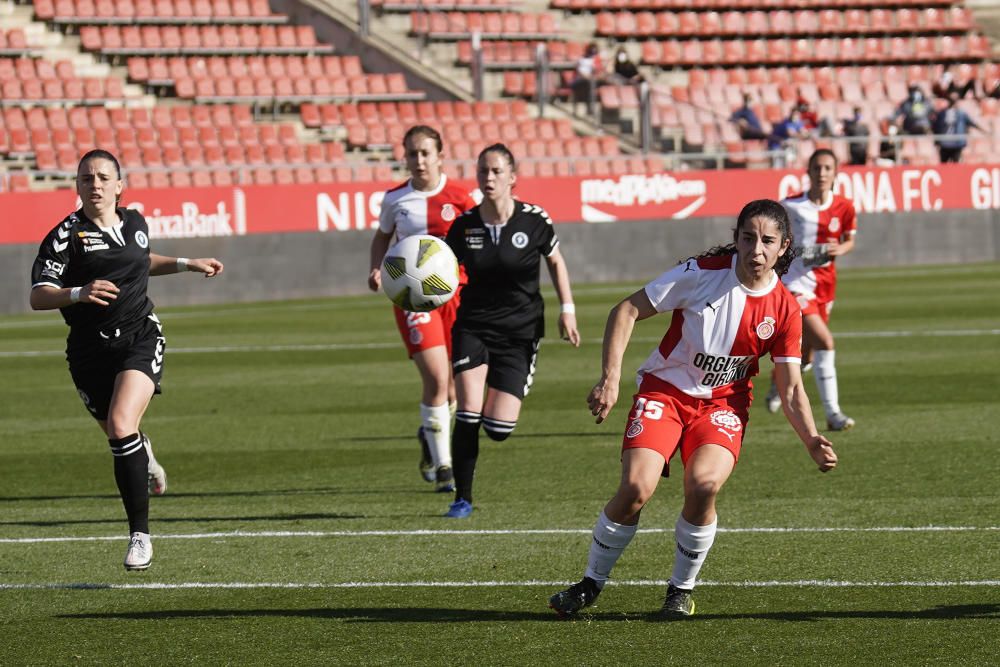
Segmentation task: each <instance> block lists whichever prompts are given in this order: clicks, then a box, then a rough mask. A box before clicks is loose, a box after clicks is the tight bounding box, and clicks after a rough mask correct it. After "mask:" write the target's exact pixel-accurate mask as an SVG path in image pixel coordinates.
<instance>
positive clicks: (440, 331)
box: [392, 294, 459, 359]
mask: <svg viewBox="0 0 1000 667" xmlns="http://www.w3.org/2000/svg"><path fill="white" fill-rule="evenodd" d="M458 297H459V295H458V294H456V295H455V296H453V297H452V298H451V299H450V300H449V301H448V302H447V303H446V304H444V305H443V306H441V307H439V308H435V309H434V310H432V311H430V312H428V313H414V312H409V311H406V310H403V309H402V308H400V307H399V306H393V308H392V310H393V314H394V315H395V316H396V328H397V329H399V333H400V335H401V336H402V337H403V343H404V344H405V345H406V352H407V354H409V355H410V358H411V359H412V358H413V355H414V354H415V353H417V352H423V351H424V350H429V349H431V348H432V347H437V346H439V345H444V346H445V348H447V351H448V359H451V326H452V325H453V324H454V323H455V315H456V314H457V313H458V302H459V298H458Z"/></svg>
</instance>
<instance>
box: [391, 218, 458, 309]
mask: <svg viewBox="0 0 1000 667" xmlns="http://www.w3.org/2000/svg"><path fill="white" fill-rule="evenodd" d="M457 289H458V260H457V259H455V253H453V252H452V251H451V248H449V247H448V244H447V243H445V242H444V241H442V240H441V239H439V238H437V237H436V236H426V235H415V236H407V237H406V238H405V239H403V240H402V241H400V242H399V243H397V244H396V245H394V246H392V247H391V248H389V250H388V252H386V254H385V259H383V260H382V290H383V291H384V292H385V293H386V296H388V297H389V299H390V300H391V301H392V302H393V303H394V304H396V305H397V306H399V307H400V308H402V309H403V310H409V311H417V312H427V311H429V310H434V309H435V308H437V307H438V306H441V305H443V304H445V303H447V301H448V300H449V299H451V297H453V296H455V290H457Z"/></svg>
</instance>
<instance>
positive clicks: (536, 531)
mask: <svg viewBox="0 0 1000 667" xmlns="http://www.w3.org/2000/svg"><path fill="white" fill-rule="evenodd" d="M997 530H1000V526H882V527H873V528H859V527H849V526H845V527H818V528H808V527H805V528H768V527H750V528H719V529H718V532H720V533H757V534H774V533H959V532H964V533H967V532H977V531H997ZM591 532H592V529H590V528H498V529H493V530H427V529H423V530H262V531H245V530H234V531H230V532H221V533H187V534H175V535H170V534H164V535H160V534H155V535H154V536H153V537H155V538H156V539H157V540H218V539H227V538H234V537H241V538H273V537H277V538H294V537H355V538H357V537H477V536H478V537H482V536H490V535H589V534H591ZM639 532H640V533H644V534H652V535H656V534H663V533H669V534H672V533H673V532H674V529H673V528H640V529H639ZM121 539H123V538H122V536H121V535H93V536H73V537H3V538H0V544H38V543H49V542H107V541H118V540H121Z"/></svg>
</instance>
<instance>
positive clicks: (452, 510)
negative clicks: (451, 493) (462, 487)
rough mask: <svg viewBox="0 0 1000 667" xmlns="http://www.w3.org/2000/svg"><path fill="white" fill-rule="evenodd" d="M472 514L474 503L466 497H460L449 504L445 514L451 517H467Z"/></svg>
mask: <svg viewBox="0 0 1000 667" xmlns="http://www.w3.org/2000/svg"><path fill="white" fill-rule="evenodd" d="M470 514H472V503H470V502H469V501H468V500H466V499H465V498H459V499H458V500H456V501H455V502H453V503H452V504H451V505H449V506H448V511H447V512H445V513H444V516H445V517H447V518H449V519H466V518H468V517H469V515H470Z"/></svg>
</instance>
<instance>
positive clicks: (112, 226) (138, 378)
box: [29, 150, 223, 570]
mask: <svg viewBox="0 0 1000 667" xmlns="http://www.w3.org/2000/svg"><path fill="white" fill-rule="evenodd" d="M124 187H125V181H124V180H123V179H122V169H121V165H120V164H119V162H118V159H117V158H116V157H115V156H114V155H112V154H111V153H109V152H107V151H104V150H92V151H90V152H88V153H86V154H85V155H84V156H83V158H82V159H81V160H80V164H79V166H78V167H77V172H76V192H77V195H79V200H78V201H79V202H80V208H79V209H77V210H76V211H74V212H72V213H70V214H69V215H68V216H66V217H65V218H64V219H63V221H62V222H60V223H59V224H58V225H56V226H55V227H54V228H53V229H52V231H50V232H49V234H48V236H46V237H45V240H44V241H42V244H41V246H40V247H39V249H38V257H37V258H36V259H35V263H34V266H33V267H32V269H31V294H30V297H29V302H30V304H31V308H32V309H33V310H55V309H57V308H58V309H59V310H60V311H61V314H62V316H63V319H64V320H65V321H66V324H67V325H69V335H68V337H67V339H66V360H67V361H68V362H69V373H70V376H71V377H72V379H73V384H74V385H76V389H77V392H79V394H80V398H81V399H82V400H83V404H84V405H85V406H86V407H87V410H89V411H90V413H91V416H93V418H94V419H95V420H96V421H97V425H98V426H100V428H101V430H102V431H103V432H104V434H105V436H106V437H107V438H108V441H107V442H108V445H109V446H110V447H111V454H112V455H113V456H112V458H113V460H114V475H115V482H116V484H117V486H118V493H119V495H120V496H121V499H122V503H123V504H124V505H125V515H126V517H127V518H128V525H129V543H128V550H127V551H126V553H125V569H126V570H145V569H147V568H148V567H149V565H150V563H151V562H152V560H153V544H152V541H151V539H150V536H149V494H150V493H154V494H156V495H160V494H162V493H164V492H165V491H166V489H167V477H166V473H165V472H164V470H163V466H161V465H160V464H159V463H157V461H156V457H154V456H153V448H152V445H151V444H150V442H149V438H148V437H147V436H146V434H145V433H144V432H143V431H142V430H141V429H140V426H139V425H140V422H141V421H142V418H143V415H145V413H146V408H148V407H149V403H150V401H151V400H152V398H153V396H154V395H155V394H159V393H160V380H161V378H162V376H163V360H164V357H163V355H164V349H165V346H166V339H165V338H164V337H163V328H162V327H161V326H160V320H159V319H157V317H156V314H155V313H154V312H153V302H152V301H150V300H149V297H148V296H147V295H146V288H147V286H148V283H149V277H150V276H165V275H170V274H173V273H184V272H187V271H193V272H196V273H202V274H204V275H205V276H207V277H209V278H211V277H214V276H217V275H219V274H221V273H222V270H223V266H222V262H220V261H219V260H217V259H215V258H213V257H206V258H201V259H188V258H186V257H168V256H165V255H158V254H156V253H154V252H152V251H151V250H150V247H149V246H150V243H149V225H148V224H147V222H146V219H145V218H144V217H143V216H142V214H141V213H139V212H138V211H137V210H135V209H131V208H124V207H121V206H119V204H120V203H121V195H122V190H123V189H124Z"/></svg>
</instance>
